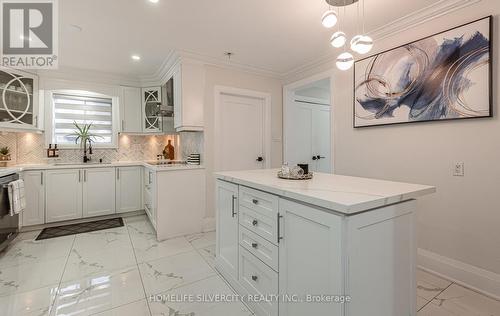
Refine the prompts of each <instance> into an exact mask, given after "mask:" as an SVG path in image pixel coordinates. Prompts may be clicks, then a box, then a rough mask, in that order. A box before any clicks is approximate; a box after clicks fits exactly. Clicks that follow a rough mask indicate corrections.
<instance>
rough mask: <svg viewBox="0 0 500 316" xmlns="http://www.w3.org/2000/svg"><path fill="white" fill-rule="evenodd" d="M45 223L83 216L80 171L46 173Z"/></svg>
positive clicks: (69, 170) (60, 170)
mask: <svg viewBox="0 0 500 316" xmlns="http://www.w3.org/2000/svg"><path fill="white" fill-rule="evenodd" d="M45 179H46V185H45V210H46V222H47V223H51V222H59V221H65V220H70V219H77V218H81V217H82V216H83V199H82V183H83V182H82V170H81V169H58V170H48V171H46V177H45Z"/></svg>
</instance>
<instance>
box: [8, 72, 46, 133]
mask: <svg viewBox="0 0 500 316" xmlns="http://www.w3.org/2000/svg"><path fill="white" fill-rule="evenodd" d="M0 103H1V106H0V130H1V129H19V130H38V129H41V122H40V120H39V107H38V76H36V75H34V74H30V73H27V72H24V71H19V70H14V69H9V68H3V67H0Z"/></svg>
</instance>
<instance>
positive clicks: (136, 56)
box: [130, 55, 141, 61]
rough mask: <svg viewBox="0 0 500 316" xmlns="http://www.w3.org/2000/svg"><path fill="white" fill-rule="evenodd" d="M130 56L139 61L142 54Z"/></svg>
mask: <svg viewBox="0 0 500 316" xmlns="http://www.w3.org/2000/svg"><path fill="white" fill-rule="evenodd" d="M130 57H131V58H132V59H133V60H135V61H139V60H141V56H139V55H132V56H130Z"/></svg>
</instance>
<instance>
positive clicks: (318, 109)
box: [311, 105, 332, 173]
mask: <svg viewBox="0 0 500 316" xmlns="http://www.w3.org/2000/svg"><path fill="white" fill-rule="evenodd" d="M312 107H313V111H312V124H311V125H312V132H311V134H312V141H311V143H312V146H311V147H312V154H313V156H314V155H316V160H313V165H314V164H315V170H316V171H317V172H325V173H330V172H332V165H331V159H332V157H331V150H330V147H331V145H330V144H331V142H330V135H331V132H330V106H325V105H312ZM318 156H319V157H318ZM311 158H312V157H311Z"/></svg>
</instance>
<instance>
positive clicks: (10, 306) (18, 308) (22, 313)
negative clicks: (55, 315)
mask: <svg viewBox="0 0 500 316" xmlns="http://www.w3.org/2000/svg"><path fill="white" fill-rule="evenodd" d="M56 293H57V285H56V286H49V287H43V288H40V289H36V290H33V291H28V292H23V293H19V294H14V295H11V296H3V297H0V313H1V314H2V315H12V316H46V315H49V313H50V307H51V306H52V303H53V302H54V299H55V297H56Z"/></svg>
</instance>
